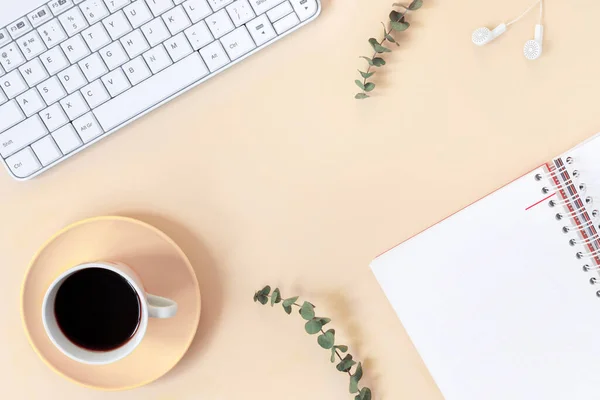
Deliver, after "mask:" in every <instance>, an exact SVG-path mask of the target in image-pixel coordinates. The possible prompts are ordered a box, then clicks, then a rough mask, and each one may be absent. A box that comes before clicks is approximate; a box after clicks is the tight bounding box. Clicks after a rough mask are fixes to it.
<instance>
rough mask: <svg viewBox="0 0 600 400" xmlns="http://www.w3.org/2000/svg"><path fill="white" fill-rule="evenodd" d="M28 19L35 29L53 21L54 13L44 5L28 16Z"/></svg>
mask: <svg viewBox="0 0 600 400" xmlns="http://www.w3.org/2000/svg"><path fill="white" fill-rule="evenodd" d="M27 18H28V19H29V22H31V25H32V26H33V27H34V28H35V27H38V26H40V25H41V24H43V23H44V22H46V21H49V20H50V19H52V12H51V11H50V9H49V8H48V6H45V5H44V6H41V7H38V8H37V9H35V10H33V11H32V12H30V13H29V14H27Z"/></svg>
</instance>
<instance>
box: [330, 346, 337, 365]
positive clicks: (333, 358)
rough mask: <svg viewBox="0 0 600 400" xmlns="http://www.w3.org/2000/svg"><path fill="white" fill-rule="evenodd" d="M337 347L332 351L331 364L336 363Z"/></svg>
mask: <svg viewBox="0 0 600 400" xmlns="http://www.w3.org/2000/svg"><path fill="white" fill-rule="evenodd" d="M335 356H336V354H335V347H334V348H333V349H331V359H330V360H331V362H332V363H334V362H335Z"/></svg>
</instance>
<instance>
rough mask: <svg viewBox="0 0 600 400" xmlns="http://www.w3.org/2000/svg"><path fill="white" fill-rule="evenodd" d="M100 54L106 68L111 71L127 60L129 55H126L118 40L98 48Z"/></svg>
mask: <svg viewBox="0 0 600 400" xmlns="http://www.w3.org/2000/svg"><path fill="white" fill-rule="evenodd" d="M100 55H101V56H102V59H103V60H104V63H105V64H106V66H107V67H108V69H109V70H111V71H112V70H113V69H115V68H117V67H119V66H121V65H123V64H125V63H126V62H127V61H129V57H127V54H126V53H125V50H123V46H122V45H121V43H120V42H113V43H111V44H109V45H108V46H106V47H105V48H103V49H102V50H100Z"/></svg>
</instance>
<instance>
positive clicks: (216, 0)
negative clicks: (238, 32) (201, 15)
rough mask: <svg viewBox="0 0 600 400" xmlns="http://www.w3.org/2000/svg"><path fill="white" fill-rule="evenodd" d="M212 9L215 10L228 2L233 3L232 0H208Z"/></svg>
mask: <svg viewBox="0 0 600 400" xmlns="http://www.w3.org/2000/svg"><path fill="white" fill-rule="evenodd" d="M208 2H209V3H210V6H211V7H212V9H213V10H214V11H215V12H217V11H219V10H220V9H221V8H223V7H225V6H226V5H228V4H231V3H233V0H208Z"/></svg>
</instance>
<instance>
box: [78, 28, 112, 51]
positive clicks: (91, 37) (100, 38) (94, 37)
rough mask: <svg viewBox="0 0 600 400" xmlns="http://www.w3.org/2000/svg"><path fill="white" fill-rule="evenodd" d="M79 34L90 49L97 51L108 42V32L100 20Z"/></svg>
mask: <svg viewBox="0 0 600 400" xmlns="http://www.w3.org/2000/svg"><path fill="white" fill-rule="evenodd" d="M81 35H82V36H83V39H84V40H85V43H86V44H87V45H88V47H89V49H90V50H91V51H98V50H99V49H101V48H102V47H104V46H106V45H107V44H109V43H110V37H109V36H108V32H106V29H104V25H102V23H100V22H98V23H97V24H95V25H93V26H90V27H89V28H87V29H86V30H85V31H83V32H81Z"/></svg>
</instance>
